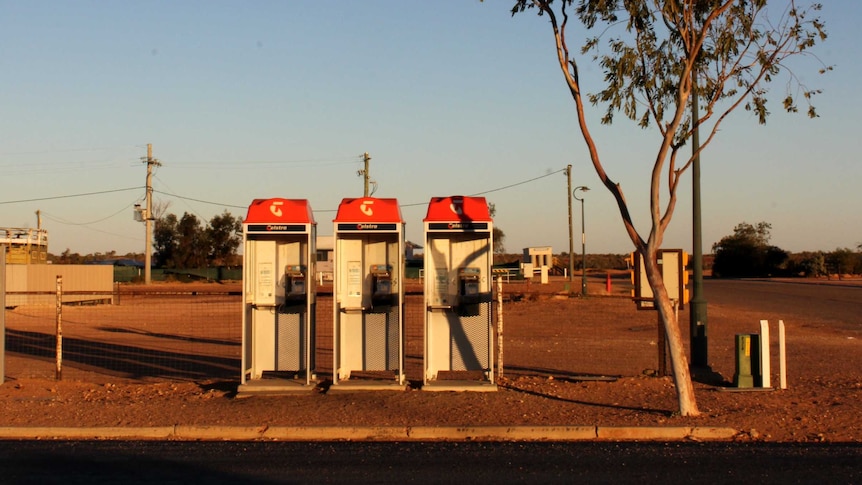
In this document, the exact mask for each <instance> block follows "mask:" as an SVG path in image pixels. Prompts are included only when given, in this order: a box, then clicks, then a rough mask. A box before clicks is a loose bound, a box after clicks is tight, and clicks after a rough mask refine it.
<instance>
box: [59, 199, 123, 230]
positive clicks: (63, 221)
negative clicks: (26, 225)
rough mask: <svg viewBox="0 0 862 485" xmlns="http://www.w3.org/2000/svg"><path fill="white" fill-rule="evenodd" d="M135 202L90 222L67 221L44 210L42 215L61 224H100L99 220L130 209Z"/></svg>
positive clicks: (104, 219)
mask: <svg viewBox="0 0 862 485" xmlns="http://www.w3.org/2000/svg"><path fill="white" fill-rule="evenodd" d="M134 204H135V201H132V202H131V203H129V204H128V205H126V206H125V207H123V208H122V209H120V210H118V211H117V212H114V213H113V214H111V215H109V216H106V217H103V218H101V219H96V220H95V221H90V222H70V221H67V220H65V219H63V218H60V217H58V216H55V215H52V214H48V213H47V212H44V211H42V215H43V216H44V217H45V219H48V220H51V221H54V222H57V223H60V224H66V225H69V226H89V225H90V224H98V223H99V222H102V221H106V220H108V219H110V218H112V217H114V216H116V215H117V214H120V213H121V212H123V211H126V210H128V209H129V208H130V207H132V206H133V205H134Z"/></svg>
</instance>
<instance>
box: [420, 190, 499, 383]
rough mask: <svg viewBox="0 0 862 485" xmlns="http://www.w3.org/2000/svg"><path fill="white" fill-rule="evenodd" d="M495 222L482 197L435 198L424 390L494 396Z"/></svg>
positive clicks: (428, 241)
mask: <svg viewBox="0 0 862 485" xmlns="http://www.w3.org/2000/svg"><path fill="white" fill-rule="evenodd" d="M493 230H494V229H493V222H492V221H491V215H490V213H489V211H488V204H487V202H486V201H485V198H484V197H464V196H452V197H435V198H433V199H431V202H430V203H429V204H428V214H427V215H426V217H425V282H424V283H425V309H426V311H425V366H424V367H425V369H424V370H425V373H424V374H425V377H424V385H423V387H422V388H423V389H424V390H430V391H436V390H476V391H494V390H496V389H497V387H496V384H495V382H494V364H493V353H494V352H493V350H494V345H493V338H494V329H493V326H492V324H491V302H492V296H491V283H492V281H491V280H492V277H491V263H492V260H493V247H494V244H493Z"/></svg>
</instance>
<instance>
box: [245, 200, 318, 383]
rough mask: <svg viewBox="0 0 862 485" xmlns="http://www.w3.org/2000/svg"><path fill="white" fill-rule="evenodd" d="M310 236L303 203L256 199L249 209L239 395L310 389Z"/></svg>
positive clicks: (313, 232)
mask: <svg viewBox="0 0 862 485" xmlns="http://www.w3.org/2000/svg"><path fill="white" fill-rule="evenodd" d="M315 237H316V224H315V222H314V219H313V216H312V212H311V208H310V207H309V205H308V203H307V201H305V200H299V199H256V200H255V201H253V202H252V205H251V206H249V211H248V215H247V217H246V219H245V221H244V222H243V312H242V326H243V328H242V374H241V383H240V388H239V389H238V390H239V391H240V392H246V391H248V392H256V391H278V390H287V389H291V388H293V389H310V388H313V386H311V384H312V382H311V381H312V378H313V377H312V376H313V365H314V359H313V355H312V349H313V347H314V344H313V340H314V326H315V325H314V318H315V298H314V292H315V288H314V263H315Z"/></svg>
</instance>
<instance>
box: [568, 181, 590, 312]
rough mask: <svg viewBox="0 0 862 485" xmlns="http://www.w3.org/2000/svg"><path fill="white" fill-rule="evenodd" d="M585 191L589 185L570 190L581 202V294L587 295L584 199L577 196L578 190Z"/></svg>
mask: <svg viewBox="0 0 862 485" xmlns="http://www.w3.org/2000/svg"><path fill="white" fill-rule="evenodd" d="M579 190H580V191H581V192H586V191H588V190H590V188H589V187H585V186H583V185H581V186H580V187H575V190H573V191H572V197H574V198H575V200H577V201H580V203H581V296H586V295H587V232H586V230H585V226H584V199H579V198H578V195H577V194H578V191H579Z"/></svg>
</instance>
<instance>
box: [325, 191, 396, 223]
mask: <svg viewBox="0 0 862 485" xmlns="http://www.w3.org/2000/svg"><path fill="white" fill-rule="evenodd" d="M333 222H397V223H403V222H404V219H402V218H401V207H399V206H398V199H375V198H374V197H360V198H358V199H343V200H342V201H341V204H339V205H338V213H337V214H336V215H335V219H334V220H333Z"/></svg>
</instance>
